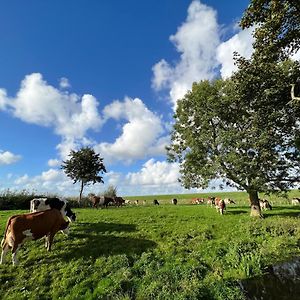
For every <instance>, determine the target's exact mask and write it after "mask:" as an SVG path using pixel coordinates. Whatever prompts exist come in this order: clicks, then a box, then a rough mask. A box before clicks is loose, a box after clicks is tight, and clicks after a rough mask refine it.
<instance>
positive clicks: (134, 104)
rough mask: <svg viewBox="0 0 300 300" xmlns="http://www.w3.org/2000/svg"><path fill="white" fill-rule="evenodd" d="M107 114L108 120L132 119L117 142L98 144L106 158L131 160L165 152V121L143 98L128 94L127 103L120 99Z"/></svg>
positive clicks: (97, 146)
mask: <svg viewBox="0 0 300 300" xmlns="http://www.w3.org/2000/svg"><path fill="white" fill-rule="evenodd" d="M103 114H104V119H109V118H113V119H115V120H122V119H124V120H126V121H128V122H127V123H125V124H124V125H123V127H122V133H121V135H120V136H119V137H118V138H117V139H116V140H115V142H114V143H100V144H98V145H96V146H95V147H94V148H95V149H96V151H97V152H100V153H101V154H102V155H103V156H104V157H105V159H106V161H110V162H112V161H118V160H119V161H124V162H127V163H130V162H132V161H133V160H135V159H141V158H144V157H146V156H147V155H152V154H154V153H155V154H160V155H162V154H165V151H164V146H165V145H166V141H167V139H166V138H163V137H162V134H163V133H164V127H163V124H162V121H161V119H160V118H159V117H158V116H157V115H155V114H154V113H153V112H151V111H150V110H149V109H148V108H147V107H146V106H145V104H144V103H143V102H142V101H141V100H140V99H138V98H135V99H131V98H128V97H127V98H125V100H124V101H123V102H121V101H118V100H116V101H114V102H113V103H112V104H110V105H107V106H106V107H105V108H104V110H103Z"/></svg>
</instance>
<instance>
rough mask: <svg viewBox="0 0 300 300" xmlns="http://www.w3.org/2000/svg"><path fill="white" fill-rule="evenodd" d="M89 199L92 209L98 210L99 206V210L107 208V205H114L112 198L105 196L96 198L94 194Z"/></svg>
mask: <svg viewBox="0 0 300 300" xmlns="http://www.w3.org/2000/svg"><path fill="white" fill-rule="evenodd" d="M89 199H90V201H91V202H92V204H93V207H94V208H98V207H99V206H100V207H101V208H103V207H105V208H107V206H108V205H109V203H113V204H114V203H115V200H114V198H111V197H106V196H100V197H98V196H96V195H94V194H90V195H89Z"/></svg>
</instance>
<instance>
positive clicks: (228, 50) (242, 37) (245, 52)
mask: <svg viewBox="0 0 300 300" xmlns="http://www.w3.org/2000/svg"><path fill="white" fill-rule="evenodd" d="M252 33H253V28H248V29H245V30H241V31H240V32H238V33H237V34H235V35H234V36H233V37H232V38H230V39H229V40H227V41H226V42H223V43H221V44H220V45H219V46H218V48H217V59H218V61H219V62H220V64H221V76H222V77H223V78H227V77H230V76H231V75H232V73H233V72H234V71H236V70H237V67H236V66H235V65H234V60H233V52H238V53H239V54H240V55H242V56H243V57H245V58H250V56H251V54H252V52H253V47H252V44H253V41H254V38H253V36H252Z"/></svg>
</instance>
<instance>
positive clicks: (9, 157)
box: [0, 151, 22, 165]
mask: <svg viewBox="0 0 300 300" xmlns="http://www.w3.org/2000/svg"><path fill="white" fill-rule="evenodd" d="M21 158H22V157H21V155H16V154H13V153H11V152H9V151H0V165H10V164H13V163H15V162H17V161H19V160H20V159H21Z"/></svg>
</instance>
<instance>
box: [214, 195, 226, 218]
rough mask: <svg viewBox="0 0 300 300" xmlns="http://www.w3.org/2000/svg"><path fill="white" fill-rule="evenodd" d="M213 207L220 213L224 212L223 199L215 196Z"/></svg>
mask: <svg viewBox="0 0 300 300" xmlns="http://www.w3.org/2000/svg"><path fill="white" fill-rule="evenodd" d="M215 207H216V209H217V211H218V212H220V214H221V215H223V214H224V210H225V209H226V204H225V201H224V200H223V199H221V198H215Z"/></svg>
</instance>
